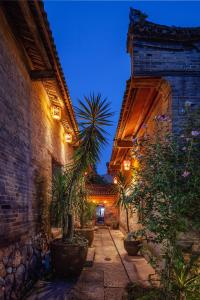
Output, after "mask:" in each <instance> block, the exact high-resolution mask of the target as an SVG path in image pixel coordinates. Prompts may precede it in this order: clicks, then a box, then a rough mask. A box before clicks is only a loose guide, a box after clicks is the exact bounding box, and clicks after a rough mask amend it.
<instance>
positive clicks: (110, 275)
mask: <svg viewBox="0 0 200 300" xmlns="http://www.w3.org/2000/svg"><path fill="white" fill-rule="evenodd" d="M115 239H119V237H116V236H115ZM93 244H94V247H95V260H94V264H93V267H91V268H85V269H84V270H83V272H82V274H81V276H80V278H79V280H78V281H77V282H76V283H68V284H67V283H66V282H60V281H58V282H38V283H37V285H36V286H35V288H34V291H33V292H32V293H31V295H29V296H28V297H27V298H26V299H27V300H53V299H55V300H93V299H95V300H120V299H121V298H122V294H123V291H124V287H125V286H126V285H127V283H128V282H129V281H130V280H129V276H128V274H127V271H126V269H125V268H124V266H123V263H122V261H121V258H120V256H119V254H118V252H117V250H116V247H115V244H114V243H113V240H112V238H111V235H110V232H109V230H108V229H98V230H97V232H96V233H95V239H94V243H93Z"/></svg>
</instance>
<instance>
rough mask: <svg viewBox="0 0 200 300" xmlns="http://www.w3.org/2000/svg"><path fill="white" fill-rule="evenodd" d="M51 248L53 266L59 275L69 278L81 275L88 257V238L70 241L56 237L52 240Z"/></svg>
mask: <svg viewBox="0 0 200 300" xmlns="http://www.w3.org/2000/svg"><path fill="white" fill-rule="evenodd" d="M50 249H51V259H52V267H53V271H54V273H55V275H56V276H57V277H59V278H69V277H76V276H79V275H80V273H81V271H82V269H83V266H84V263H85V261H86V257H87V251H88V242H87V240H85V239H82V240H81V241H80V242H79V241H77V242H76V241H72V243H68V242H63V241H62V239H56V240H54V241H52V243H51V245H50Z"/></svg>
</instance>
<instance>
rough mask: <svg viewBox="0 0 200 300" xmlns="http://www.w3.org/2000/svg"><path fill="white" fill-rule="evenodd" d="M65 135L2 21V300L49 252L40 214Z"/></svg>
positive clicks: (67, 153)
mask: <svg viewBox="0 0 200 300" xmlns="http://www.w3.org/2000/svg"><path fill="white" fill-rule="evenodd" d="M0 12H1V11H0ZM63 134H64V131H63V128H62V126H61V124H60V123H59V122H56V121H54V120H53V119H52V118H51V115H50V102H49V99H48V97H47V94H46V92H45V90H44V88H43V85H42V83H40V82H38V83H33V82H31V80H30V77H29V74H28V72H27V70H26V67H25V65H24V63H23V60H22V57H21V53H20V51H19V47H18V46H17V44H16V41H15V40H14V38H13V36H12V34H11V32H9V27H8V25H7V24H6V21H5V19H4V17H3V15H0V241H1V245H0V286H4V285H5V287H6V289H5V291H6V299H11V293H12V297H15V296H16V295H19V292H20V289H21V288H22V287H23V282H24V280H26V281H27V280H28V279H29V278H28V277H34V276H35V275H36V274H35V273H36V272H37V268H35V267H36V266H38V267H39V268H40V267H41V265H38V261H40V263H41V258H42V256H41V252H43V254H44V252H45V251H46V250H47V248H46V243H45V238H43V237H41V236H40V229H41V216H42V214H43V213H42V209H43V207H44V205H47V203H49V202H50V201H51V188H52V176H51V174H52V161H53V160H56V161H57V162H58V163H60V164H65V163H66V162H67V161H68V160H69V159H70V157H71V154H72V148H71V146H68V145H67V144H65V143H64V141H63ZM46 221H47V223H48V221H49V220H48V216H47V218H46ZM33 238H34V240H35V241H33ZM38 243H39V244H40V245H38ZM41 243H42V244H41ZM1 293H3V290H0V295H1ZM15 294H16V295H15ZM18 297H19V296H18Z"/></svg>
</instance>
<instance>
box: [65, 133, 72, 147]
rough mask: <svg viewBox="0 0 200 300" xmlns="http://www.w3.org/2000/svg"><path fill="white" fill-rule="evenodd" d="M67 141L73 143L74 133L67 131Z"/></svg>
mask: <svg viewBox="0 0 200 300" xmlns="http://www.w3.org/2000/svg"><path fill="white" fill-rule="evenodd" d="M65 142H66V143H69V144H70V143H72V134H71V133H69V132H67V133H65Z"/></svg>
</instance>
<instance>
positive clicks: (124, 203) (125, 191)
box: [117, 172, 133, 233]
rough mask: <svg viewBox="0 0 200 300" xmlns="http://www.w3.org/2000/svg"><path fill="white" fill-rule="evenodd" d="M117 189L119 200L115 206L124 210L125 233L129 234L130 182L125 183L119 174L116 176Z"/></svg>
mask: <svg viewBox="0 0 200 300" xmlns="http://www.w3.org/2000/svg"><path fill="white" fill-rule="evenodd" d="M117 189H118V192H119V198H118V201H117V206H118V207H121V208H122V209H124V210H125V213H126V226H127V232H128V233H129V232H130V222H129V214H130V213H131V212H133V205H132V196H131V193H132V185H131V182H129V181H127V179H126V177H125V176H124V175H123V174H122V172H120V173H119V174H118V176H117Z"/></svg>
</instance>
